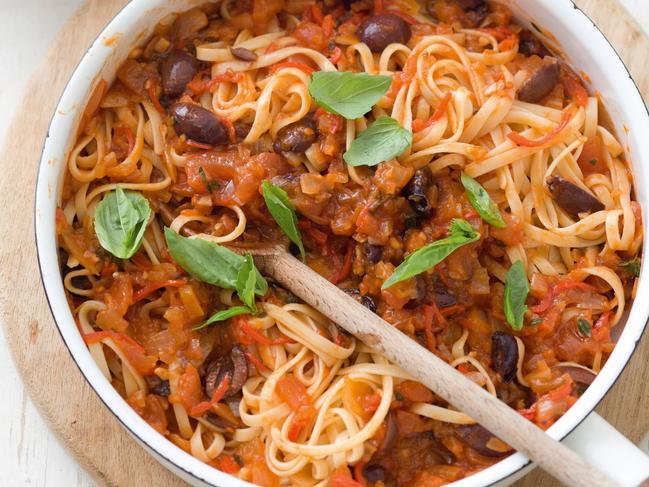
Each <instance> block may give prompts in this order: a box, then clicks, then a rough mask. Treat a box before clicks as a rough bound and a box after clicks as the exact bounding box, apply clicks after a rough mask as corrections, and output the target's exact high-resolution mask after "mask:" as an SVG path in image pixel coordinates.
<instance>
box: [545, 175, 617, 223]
mask: <svg viewBox="0 0 649 487" xmlns="http://www.w3.org/2000/svg"><path fill="white" fill-rule="evenodd" d="M547 184H548V189H549V190H550V193H552V197H553V198H554V200H555V201H556V202H557V204H558V205H559V206H560V207H561V208H562V209H564V210H565V211H566V212H568V213H570V214H571V215H573V216H576V215H577V214H579V213H586V212H595V211H601V210H603V209H604V208H605V207H604V205H603V204H602V202H601V201H599V200H598V199H597V198H595V197H594V196H593V195H591V194H590V193H587V192H586V191H584V190H583V189H581V188H580V187H579V186H577V185H575V184H573V183H571V182H570V181H567V180H565V179H563V178H562V177H561V176H552V177H550V178H548V180H547Z"/></svg>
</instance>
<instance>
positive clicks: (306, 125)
mask: <svg viewBox="0 0 649 487" xmlns="http://www.w3.org/2000/svg"><path fill="white" fill-rule="evenodd" d="M316 135H317V134H316V124H315V121H314V120H313V118H311V117H304V118H303V119H302V120H299V121H297V122H295V123H292V124H290V125H287V126H286V127H284V128H282V129H281V130H280V131H279V132H278V133H277V140H276V141H275V144H274V145H273V149H275V152H304V151H305V150H307V149H308V148H309V147H311V144H313V142H315V139H316Z"/></svg>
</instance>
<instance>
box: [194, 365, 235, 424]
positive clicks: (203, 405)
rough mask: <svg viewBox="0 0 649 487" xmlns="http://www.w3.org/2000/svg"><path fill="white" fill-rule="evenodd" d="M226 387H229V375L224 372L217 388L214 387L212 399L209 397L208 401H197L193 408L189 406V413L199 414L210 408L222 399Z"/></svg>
mask: <svg viewBox="0 0 649 487" xmlns="http://www.w3.org/2000/svg"><path fill="white" fill-rule="evenodd" d="M228 387H230V375H229V374H225V375H224V376H223V379H221V382H220V383H219V385H218V386H217V388H216V389H214V393H213V394H212V399H210V400H209V401H203V402H199V403H198V404H196V405H195V406H194V407H193V408H191V410H190V411H189V414H191V415H192V416H200V415H201V414H203V413H204V412H205V411H208V410H209V409H211V408H212V406H214V405H215V404H217V403H218V402H219V401H220V400H221V399H223V396H224V395H225V393H226V392H227V390H228Z"/></svg>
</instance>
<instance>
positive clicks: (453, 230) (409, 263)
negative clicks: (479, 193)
mask: <svg viewBox="0 0 649 487" xmlns="http://www.w3.org/2000/svg"><path fill="white" fill-rule="evenodd" d="M449 231H450V235H449V236H448V237H446V238H443V239H441V240H437V241H435V242H433V243H430V244H428V245H425V246H424V247H422V248H420V249H417V250H415V251H414V252H413V253H412V254H410V255H409V256H408V257H406V258H405V260H404V261H403V262H402V263H401V264H400V265H399V267H397V268H396V269H395V270H394V272H393V273H392V275H391V276H390V277H389V278H388V279H387V280H386V281H385V282H384V283H383V285H382V286H381V289H386V288H388V287H390V286H393V285H394V284H396V283H398V282H401V281H404V280H406V279H409V278H411V277H413V276H416V275H417V274H421V273H422V272H425V271H427V270H428V269H430V268H432V267H434V266H436V265H437V264H439V263H440V262H441V261H442V260H444V259H445V258H446V257H448V256H449V255H450V254H451V253H453V251H455V250H457V249H458V248H459V247H462V246H463V245H466V244H469V243H472V242H477V241H478V240H480V234H479V233H478V232H476V231H475V229H474V228H473V227H472V226H471V224H470V223H469V222H467V221H466V220H462V219H455V220H453V221H452V222H451V225H450V227H449Z"/></svg>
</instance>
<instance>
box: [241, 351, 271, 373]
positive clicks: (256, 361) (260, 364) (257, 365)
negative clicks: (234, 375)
mask: <svg viewBox="0 0 649 487" xmlns="http://www.w3.org/2000/svg"><path fill="white" fill-rule="evenodd" d="M244 355H245V356H246V358H247V359H248V361H249V362H250V363H251V364H252V365H254V366H255V368H256V369H257V370H258V371H259V372H265V371H267V370H268V367H266V366H265V365H264V363H263V362H262V361H261V359H260V358H259V357H257V356H256V355H255V354H254V353H252V352H244Z"/></svg>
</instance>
